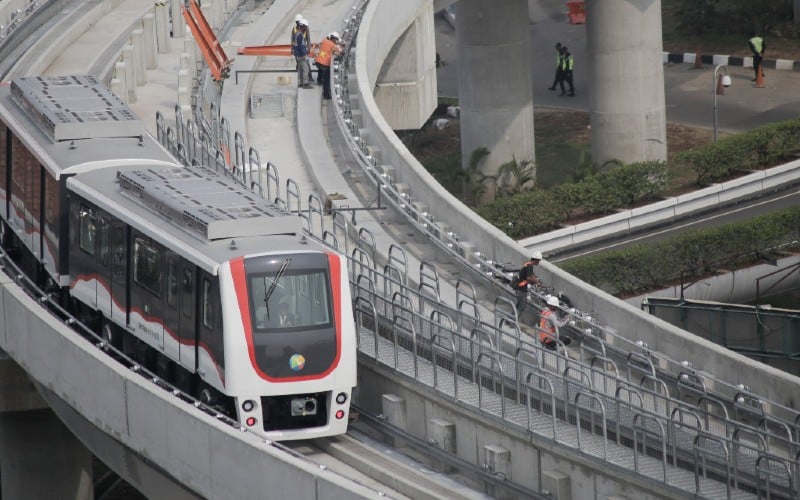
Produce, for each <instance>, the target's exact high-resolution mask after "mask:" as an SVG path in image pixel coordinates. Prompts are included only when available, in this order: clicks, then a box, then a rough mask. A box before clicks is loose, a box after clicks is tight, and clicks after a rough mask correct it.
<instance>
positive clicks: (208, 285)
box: [0, 89, 356, 440]
mask: <svg viewBox="0 0 800 500" xmlns="http://www.w3.org/2000/svg"><path fill="white" fill-rule="evenodd" d="M2 90H4V89H0V91H2ZM6 94H7V92H6ZM112 95H113V94H112ZM6 97H8V96H7V95H3V94H2V93H0V101H5V99H6ZM4 104H5V106H3V107H0V118H2V121H3V122H4V123H5V125H4V126H5V128H6V134H5V135H6V137H7V138H10V140H7V141H6V143H7V144H8V143H12V144H13V143H14V141H15V140H16V141H17V142H18V143H19V144H18V145H17V146H16V147H15V148H14V149H12V150H11V151H9V150H8V148H7V151H6V154H5V156H6V158H7V159H8V161H7V162H6V168H7V170H11V172H10V173H8V172H7V174H6V177H7V178H13V172H14V170H15V169H16V168H17V167H16V165H17V163H16V161H15V160H16V157H17V156H18V155H19V156H22V157H26V158H27V157H33V158H35V159H36V161H37V162H39V164H40V168H43V167H42V165H43V164H44V161H45V160H47V161H52V162H53V164H54V167H53V168H51V169H49V170H48V171H53V172H58V173H60V174H61V178H58V179H57V180H58V182H57V183H56V184H57V186H58V187H59V188H61V190H59V191H57V192H58V196H57V200H56V199H54V203H56V207H54V208H53V217H54V220H56V221H57V223H56V224H54V229H53V233H54V234H57V235H58V236H59V238H58V239H57V245H55V246H54V248H55V249H56V251H55V252H54V254H55V255H59V256H60V258H59V259H56V262H57V264H58V266H57V267H56V268H55V269H56V270H57V271H58V273H57V275H56V278H51V276H52V275H51V273H50V271H49V268H48V267H47V264H46V262H45V258H43V257H41V256H40V255H39V254H36V253H35V248H36V247H34V246H28V245H26V244H25V242H24V241H22V240H21V239H19V238H16V236H13V235H10V236H13V237H9V238H8V239H9V244H10V245H12V246H13V245H15V244H16V246H17V247H18V248H19V249H21V250H22V251H23V252H22V253H27V254H28V257H27V260H32V261H36V262H38V264H39V265H40V268H41V269H43V270H44V274H45V275H46V276H47V277H48V280H50V281H52V280H53V279H57V280H58V281H57V282H58V283H59V285H60V290H62V293H63V294H64V295H65V296H66V297H67V298H68V300H69V302H70V304H72V305H73V308H74V309H75V310H76V311H78V312H79V313H80V316H81V317H82V318H84V319H85V320H87V321H90V322H92V323H94V324H95V325H96V328H97V330H98V331H99V332H101V333H102V335H103V337H104V338H105V339H106V340H107V341H108V342H109V344H111V345H114V346H116V347H119V348H120V349H122V350H123V351H125V352H127V353H129V354H130V355H132V356H136V357H137V359H139V360H140V361H141V362H142V363H143V364H145V365H146V366H148V368H150V369H152V370H154V371H156V372H157V373H158V374H159V375H160V376H162V377H163V378H165V379H167V380H169V381H171V382H173V383H174V384H176V385H177V386H179V387H180V388H182V389H184V390H187V391H190V392H192V393H194V394H195V395H197V396H198V397H200V399H201V400H203V401H204V402H205V403H207V404H209V405H215V406H217V407H219V408H220V409H222V410H223V411H225V412H226V413H228V414H229V415H231V416H232V417H234V418H236V419H238V421H239V422H240V423H241V425H243V426H245V427H247V428H249V429H251V430H253V431H255V432H258V433H260V434H263V435H264V436H265V437H267V438H269V439H274V440H290V439H306V438H314V437H322V436H329V435H335V434H340V433H343V432H345V431H346V429H347V421H348V414H349V405H350V396H351V390H352V388H353V387H354V386H355V383H356V340H355V325H354V320H353V315H352V309H351V297H350V291H349V282H348V277H347V267H346V265H347V261H346V258H345V257H344V256H342V255H340V254H338V253H335V252H333V251H331V250H329V249H327V248H326V247H324V246H322V245H320V244H319V243H317V242H316V241H314V240H312V239H310V238H307V237H306V236H305V235H304V234H303V233H302V231H301V227H300V222H299V221H300V219H299V218H298V217H297V216H295V215H290V214H287V213H285V212H282V211H280V210H278V209H277V208H276V207H274V206H273V205H270V204H268V203H267V202H265V201H264V200H262V199H261V198H259V197H258V196H256V195H254V194H253V193H251V192H249V191H247V190H246V189H244V188H243V187H242V186H241V185H240V184H239V183H237V182H236V181H234V180H232V179H230V178H229V177H226V176H224V175H221V174H217V173H214V172H211V171H209V170H206V169H204V168H202V167H184V166H181V165H178V164H176V163H174V160H172V159H171V158H170V157H169V155H167V156H166V157H162V156H161V155H162V154H163V153H164V151H163V149H162V148H161V147H160V146H158V145H157V144H154V143H151V142H150V141H152V139H150V138H149V136H147V135H146V134H142V136H141V137H135V138H134V139H133V140H134V141H135V142H136V144H137V146H136V148H139V149H135V150H136V151H139V152H140V155H139V156H138V158H137V157H133V156H124V154H125V153H128V152H130V151H129V150H127V149H124V148H119V149H118V151H119V152H120V153H121V154H120V155H119V156H118V157H116V158H114V155H113V154H108V156H107V157H105V158H103V160H98V159H97V158H95V159H94V160H92V161H87V162H77V161H76V160H75V159H74V158H72V157H67V159H68V163H62V158H61V157H59V156H58V155H54V156H48V157H47V158H42V157H44V156H45V155H41V154H40V153H41V152H42V151H45V150H47V148H51V149H52V148H54V147H55V146H54V144H53V142H54V141H55V142H58V141H57V140H56V139H53V137H52V136H48V135H47V134H41V131H38V130H31V127H32V126H33V125H35V127H33V128H41V126H40V125H39V124H36V123H35V114H34V113H28V112H26V114H27V115H28V118H31V119H32V120H31V121H30V122H28V123H22V121H21V120H19V119H17V120H16V121H14V120H8V121H6V113H5V111H6V110H7V109H9V107H11V104H8V103H7V102H6V103H4ZM16 111H19V109H17V110H16ZM39 114H42V113H39ZM21 125H24V126H21ZM76 128H77V127H76ZM102 135H104V136H107V135H109V134H102ZM15 138H17V139H15ZM109 139H110V140H111V144H113V143H115V142H117V141H123V137H122V136H120V137H113V138H109V137H101V138H98V137H92V134H91V133H88V132H87V133H86V134H84V138H83V139H68V140H69V141H74V142H75V145H74V146H68V148H67V149H68V150H69V147H73V148H74V149H77V150H83V151H85V152H87V156H89V157H92V153H90V152H89V151H90V150H94V149H95V148H99V149H103V150H107V149H108V145H109V144H107V141H109ZM48 141H49V142H48ZM112 147H113V146H112ZM150 148H152V149H153V151H148V150H149V149H150ZM22 151H25V153H23V152H22ZM94 154H95V155H97V156H100V154H99V153H94ZM66 173H68V175H67V174H66ZM42 185H46V184H45V183H42V184H40V185H39V187H40V189H42V188H41V186H42ZM34 187H35V186H34ZM44 189H46V188H44ZM44 189H42V190H43V192H42V193H39V194H37V195H35V196H30V199H38V200H43V199H45V198H46V197H47V196H48V194H49V193H48V192H47V191H46V190H44ZM6 205H9V202H8V201H7V203H6ZM14 210H16V211H17V212H18V213H22V214H25V213H28V212H30V213H31V214H34V213H35V211H34V207H28V206H27V205H26V204H25V203H21V204H20V205H19V207H15V208H14ZM33 218H35V217H33ZM3 223H4V224H6V225H7V226H8V228H9V229H11V228H12V227H14V226H12V223H11V222H10V221H7V219H6V218H4V219H3ZM40 224H41V222H40ZM40 227H41V225H40ZM39 239H42V237H41V236H39ZM62 254H63V256H62ZM65 277H66V279H64V278H65Z"/></svg>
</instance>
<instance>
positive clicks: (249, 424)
mask: <svg viewBox="0 0 800 500" xmlns="http://www.w3.org/2000/svg"><path fill="white" fill-rule="evenodd" d="M256 422H258V420H256V417H247V420H245V421H244V423H246V424H247V427H253V426H254V425H256Z"/></svg>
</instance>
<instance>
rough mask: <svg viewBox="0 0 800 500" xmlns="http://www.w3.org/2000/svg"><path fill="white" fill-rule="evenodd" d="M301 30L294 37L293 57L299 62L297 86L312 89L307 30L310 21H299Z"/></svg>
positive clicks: (298, 24)
mask: <svg viewBox="0 0 800 500" xmlns="http://www.w3.org/2000/svg"><path fill="white" fill-rule="evenodd" d="M297 26H298V28H299V30H298V31H297V34H296V35H295V37H294V45H293V46H292V55H293V56H294V59H295V61H296V62H297V86H298V87H301V88H304V89H310V88H312V86H311V66H310V65H309V64H308V54H309V49H310V47H309V44H308V40H307V39H306V30H307V29H308V21H306V20H305V19H300V20H299V21H297Z"/></svg>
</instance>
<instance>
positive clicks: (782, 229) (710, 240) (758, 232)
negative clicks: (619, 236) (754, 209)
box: [561, 206, 800, 295]
mask: <svg viewBox="0 0 800 500" xmlns="http://www.w3.org/2000/svg"><path fill="white" fill-rule="evenodd" d="M798 237H800V206H796V207H792V208H789V209H786V210H782V211H779V212H774V213H771V214H767V215H762V216H759V217H756V218H753V219H751V220H748V221H742V222H735V223H731V224H726V225H724V226H720V227H716V228H711V229H702V230H697V231H690V232H687V233H684V234H681V235H680V236H677V237H675V238H671V239H668V240H664V241H655V242H652V243H644V244H640V245H634V246H631V247H627V248H624V249H621V250H615V251H611V252H605V253H602V254H599V255H593V256H590V257H586V258H581V259H575V260H570V261H567V262H565V263H564V264H563V265H562V266H561V267H562V268H563V269H564V270H565V271H567V272H568V273H570V274H573V275H574V276H576V277H578V278H580V279H582V280H583V281H586V282H587V283H591V284H592V285H595V286H597V287H599V288H602V289H603V290H606V291H608V292H609V293H612V294H616V295H632V294H637V293H642V292H645V291H647V290H652V289H656V288H661V287H663V286H665V285H667V284H669V283H671V282H675V281H678V280H679V279H680V278H681V277H683V278H691V277H699V276H702V275H704V274H707V273H709V272H713V271H715V270H716V269H720V268H722V267H725V266H736V265H741V264H744V263H748V262H752V261H753V260H754V259H755V252H757V251H764V250H766V249H769V248H773V247H776V246H779V245H781V244H784V243H788V242H792V241H797V240H798Z"/></svg>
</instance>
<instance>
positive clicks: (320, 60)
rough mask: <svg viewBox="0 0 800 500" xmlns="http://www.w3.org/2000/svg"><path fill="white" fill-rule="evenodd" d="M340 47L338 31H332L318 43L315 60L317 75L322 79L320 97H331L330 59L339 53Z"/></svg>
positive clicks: (340, 51)
mask: <svg viewBox="0 0 800 500" xmlns="http://www.w3.org/2000/svg"><path fill="white" fill-rule="evenodd" d="M341 53H342V47H341V46H340V45H339V33H337V32H335V31H334V32H333V33H331V34H330V35H328V37H327V38H326V39H325V40H323V41H322V43H321V44H319V54H317V59H316V61H315V63H316V65H317V70H318V71H319V73H318V75H319V76H320V79H321V80H322V98H323V99H330V98H331V59H332V58H333V56H334V54H341Z"/></svg>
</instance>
